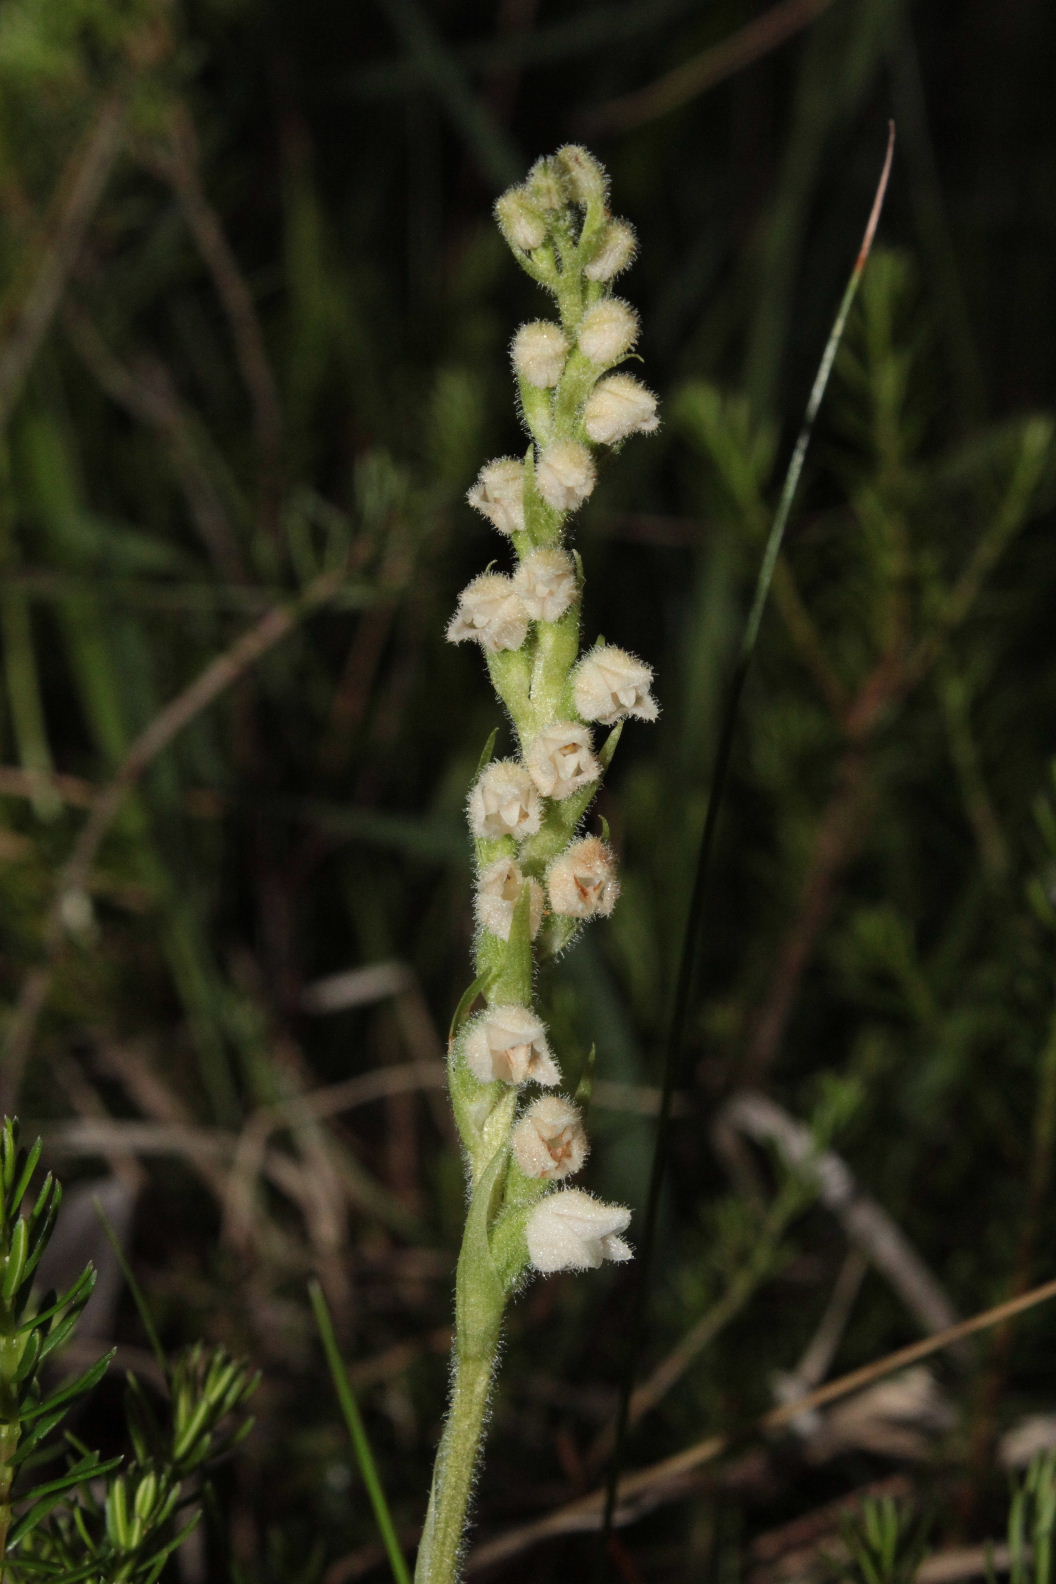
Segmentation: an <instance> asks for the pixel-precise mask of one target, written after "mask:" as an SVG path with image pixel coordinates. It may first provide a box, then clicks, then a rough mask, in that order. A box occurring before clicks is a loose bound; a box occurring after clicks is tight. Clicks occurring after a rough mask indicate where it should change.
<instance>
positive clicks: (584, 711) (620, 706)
mask: <svg viewBox="0 0 1056 1584" xmlns="http://www.w3.org/2000/svg"><path fill="white" fill-rule="evenodd" d="M652 680H653V669H652V667H651V666H647V665H646V664H645V662H644V661H643V660H639V659H638V658H637V657H636V656H635V655H632V654H628V652H627V650H626V649H618V648H617V647H616V645H615V644H599V645H598V646H597V647H595V648H594V649H591V650H590V652H589V653H588V654H586V655H584V657H583V659H582V660H581V661H580V662H579V664H578V665H577V666H576V668H575V670H574V671H573V673H572V697H573V699H574V701H575V706H576V711H577V713H578V714H579V715H581V716H582V717H583V719H584V720H590V721H600V722H601V724H602V725H603V726H614V725H615V724H616V722H617V721H618V720H623V718H624V717H625V716H626V715H633V716H635V718H636V719H638V720H645V721H652V720H655V719H656V717H657V715H658V714H659V713H660V711H659V707H658V705H657V702H656V700H655V699H654V698H653V696H652V694H651V693H650V691H649V687H650V684H651V683H652Z"/></svg>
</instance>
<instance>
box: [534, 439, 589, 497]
mask: <svg viewBox="0 0 1056 1584" xmlns="http://www.w3.org/2000/svg"><path fill="white" fill-rule="evenodd" d="M595 477H596V474H595V471H594V463H593V461H592V459H591V455H590V452H589V451H588V450H587V448H586V446H582V445H580V444H579V442H578V441H576V440H557V441H555V442H554V444H553V445H549V446H547V447H546V449H545V450H544V452H543V454H542V456H541V457H540V458H539V465H538V467H537V468H536V470H535V482H536V487H537V488H538V490H539V493H540V495H541V496H542V497H543V499H544V500H545V501H546V503H547V505H548V506H552V507H553V508H554V510H555V511H559V512H570V511H575V509H576V507H577V506H582V504H583V502H584V501H585V500H586V499H587V496H588V495H590V494H591V493H592V491H593V489H594V480H595Z"/></svg>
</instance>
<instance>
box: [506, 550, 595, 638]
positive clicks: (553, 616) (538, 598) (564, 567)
mask: <svg viewBox="0 0 1056 1584" xmlns="http://www.w3.org/2000/svg"><path fill="white" fill-rule="evenodd" d="M513 587H514V590H515V592H516V594H517V597H518V598H519V599H520V602H521V604H522V605H523V606H524V608H525V610H526V611H527V612H528V614H529V616H530V617H531V618H532V620H533V621H548V622H555V621H558V620H559V619H560V618H561V617H562V616H563V615H564V614H565V612H566V610H568V608H569V606H570V605H571V604H572V602H573V600H575V599H576V598H577V597H578V595H579V584H578V583H577V582H576V569H575V566H574V564H573V561H572V557H571V556H570V555H569V554H568V553H567V552H566V551H564V550H556V549H555V550H532V551H531V552H530V553H529V554H528V555H526V556H525V558H524V560H523V561H522V562H521V564H520V566H519V567H518V568H517V570H516V572H515V573H514V574H513Z"/></svg>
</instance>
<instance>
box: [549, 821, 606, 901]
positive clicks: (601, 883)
mask: <svg viewBox="0 0 1056 1584" xmlns="http://www.w3.org/2000/svg"><path fill="white" fill-rule="evenodd" d="M546 888H547V891H548V892H549V893H550V906H551V907H552V908H553V910H554V912H555V913H560V914H561V915H562V916H563V917H564V918H581V919H586V918H608V916H609V914H610V913H611V912H612V910H613V908H614V907H615V906H616V899H617V897H618V896H619V894H620V882H619V881H618V880H617V878H616V860H615V859H614V857H613V855H612V850H611V849H610V848H609V847H607V846H606V845H605V843H604V842H603V841H602V840H601V839H600V837H598V836H584V837H583V838H582V839H581V840H580V841H574V842H573V843H572V845H571V846H570V847H566V849H565V851H564V852H563V853H562V854H561V856H560V857H559V858H555V859H554V861H553V863H552V864H551V865H550V867H549V869H548V870H547V871H546Z"/></svg>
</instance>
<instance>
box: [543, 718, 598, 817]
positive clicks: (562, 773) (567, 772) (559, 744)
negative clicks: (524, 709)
mask: <svg viewBox="0 0 1056 1584" xmlns="http://www.w3.org/2000/svg"><path fill="white" fill-rule="evenodd" d="M524 762H525V765H526V766H527V769H528V774H529V775H530V776H531V778H532V780H533V781H534V782H535V784H536V786H537V787H538V788H539V790H540V792H541V793H542V794H543V796H544V797H548V798H558V799H561V798H567V797H571V796H572V793H573V792H578V791H579V789H580V787H584V786H587V785H589V783H590V782H591V781H596V780H597V779H598V777H599V776H600V774H601V766H600V765H599V763H598V761H597V760H596V759H595V757H594V755H593V753H592V752H591V741H590V730H589V728H588V727H586V726H581V725H580V724H579V722H578V721H555V722H554V723H553V725H551V726H544V727H543V729H542V731H541V732H540V733H539V735H538V736H537V737H535V738H533V739H532V742H531V744H530V746H529V748H528V752H527V753H526V754H525V757H524Z"/></svg>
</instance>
